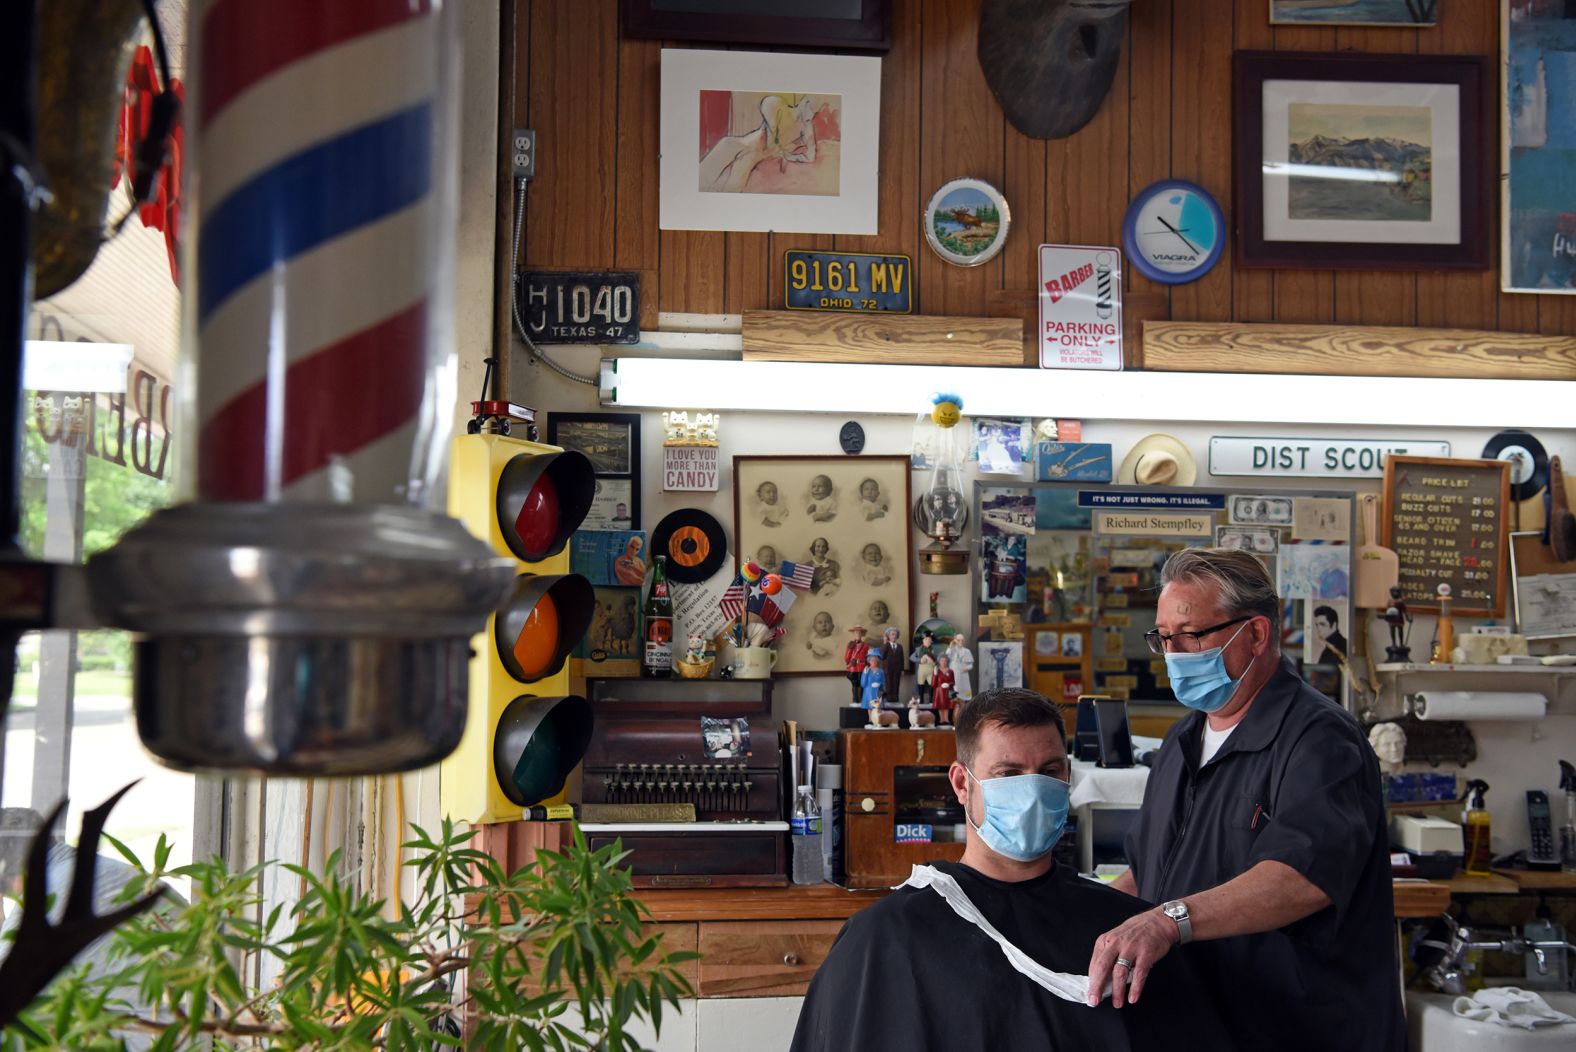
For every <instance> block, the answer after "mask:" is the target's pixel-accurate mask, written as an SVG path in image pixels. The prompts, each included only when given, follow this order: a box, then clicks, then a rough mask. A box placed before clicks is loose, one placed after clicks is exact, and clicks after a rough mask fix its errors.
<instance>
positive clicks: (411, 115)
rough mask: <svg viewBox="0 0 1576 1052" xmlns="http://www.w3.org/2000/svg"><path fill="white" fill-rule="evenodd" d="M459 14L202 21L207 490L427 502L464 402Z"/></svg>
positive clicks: (200, 286) (197, 134)
mask: <svg viewBox="0 0 1576 1052" xmlns="http://www.w3.org/2000/svg"><path fill="white" fill-rule="evenodd" d="M439 6H440V5H438V4H436V3H434V2H433V0H206V2H204V3H202V4H200V5H199V6H198V7H197V9H196V10H195V11H194V13H193V16H192V17H193V23H192V26H193V31H194V34H193V35H194V38H195V42H196V46H197V56H198V57H197V61H196V64H195V65H196V73H197V77H196V83H195V85H194V91H193V96H194V98H193V99H192V101H193V103H194V105H193V106H192V108H191V109H190V110H189V124H190V126H191V131H192V136H191V140H189V141H191V143H192V156H193V159H194V161H195V166H196V170H197V173H198V176H197V181H196V183H195V184H194V186H193V188H192V189H193V191H194V192H193V194H192V195H191V199H194V200H195V202H196V204H197V213H196V223H195V241H196V250H195V253H196V254H195V266H193V267H191V268H190V269H189V270H188V273H189V274H191V275H192V276H193V278H194V287H193V288H190V289H188V290H187V292H188V299H189V300H190V301H191V302H190V304H189V305H188V311H189V314H188V317H189V319H191V322H192V324H189V325H188V332H195V335H196V343H195V350H196V352H197V378H196V381H197V407H198V418H199V419H198V425H199V428H200V430H199V434H198V436H197V438H198V451H197V457H198V477H197V490H198V495H199V497H200V498H201V499H203V500H211V501H276V500H284V501H354V502H359V503H367V502H371V503H377V502H406V501H415V502H421V501H423V500H425V499H426V497H427V495H428V494H427V493H426V492H425V490H426V488H427V484H429V483H430V481H431V480H430V478H429V477H427V473H428V471H429V469H430V467H431V466H432V465H433V464H435V463H436V462H437V456H436V455H435V454H434V453H433V452H432V450H431V449H430V448H418V446H426V447H430V446H431V445H432V443H433V440H434V439H436V438H439V437H446V435H443V436H439V435H437V434H436V433H435V432H436V431H437V430H439V429H441V428H442V427H443V425H444V424H446V422H447V419H448V414H449V412H450V411H451V409H452V404H453V392H452V367H450V368H447V369H445V368H443V367H444V366H446V365H448V359H449V356H450V350H451V348H450V343H451V341H450V338H449V331H450V329H449V325H450V314H449V311H448V309H447V304H448V302H449V287H450V286H451V285H452V281H453V264H452V254H451V245H450V243H451V242H452V239H453V234H454V230H453V225H452V215H451V208H452V205H451V203H450V202H451V200H452V197H453V185H452V176H451V174H450V173H451V172H452V171H453V166H454V163H455V159H454V157H453V155H452V151H450V150H448V149H446V143H445V133H446V132H447V131H448V130H449V129H450V128H451V127H452V124H453V121H452V119H451V118H450V115H449V114H448V113H446V112H445V105H446V102H447V97H446V77H447V75H448V73H449V67H450V65H451V62H452V59H451V56H450V55H449V54H448V53H447V52H446V50H445V49H446V47H447V46H448V44H447V42H446V39H445V34H444V31H443V25H442V22H443V19H442V14H441V11H440V10H439ZM443 381H447V383H448V386H447V389H445V385H444V383H443ZM445 397H446V398H447V401H446V402H444V404H442V405H441V406H440V405H438V404H435V403H437V402H439V401H442V400H443V399H444V398H445Z"/></svg>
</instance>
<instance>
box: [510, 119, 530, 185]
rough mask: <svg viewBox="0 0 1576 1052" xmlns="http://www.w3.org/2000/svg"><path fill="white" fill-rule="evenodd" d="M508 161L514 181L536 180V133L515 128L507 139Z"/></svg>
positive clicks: (527, 129) (528, 129)
mask: <svg viewBox="0 0 1576 1052" xmlns="http://www.w3.org/2000/svg"><path fill="white" fill-rule="evenodd" d="M509 161H510V164H511V165H512V166H513V168H514V177H515V178H516V179H535V178H536V132H534V131H532V130H531V129H530V128H516V129H515V130H514V135H512V136H511V137H510V139H509Z"/></svg>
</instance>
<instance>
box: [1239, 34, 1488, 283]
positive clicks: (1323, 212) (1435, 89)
mask: <svg viewBox="0 0 1576 1052" xmlns="http://www.w3.org/2000/svg"><path fill="white" fill-rule="evenodd" d="M1234 62H1235V67H1236V88H1235V90H1236V99H1235V106H1234V109H1235V118H1236V129H1235V150H1236V186H1235V191H1236V208H1235V212H1236V226H1237V257H1236V262H1237V265H1238V266H1248V267H1253V266H1259V267H1300V268H1314V269H1328V268H1347V269H1363V270H1378V269H1398V270H1432V269H1442V268H1468V269H1470V268H1477V269H1481V268H1485V267H1487V266H1488V265H1489V233H1488V219H1489V214H1488V210H1487V209H1486V208H1485V201H1486V200H1487V186H1488V184H1487V182H1486V179H1487V171H1486V166H1485V164H1484V161H1485V159H1486V158H1487V156H1488V150H1487V148H1486V141H1485V139H1484V124H1485V121H1484V113H1483V92H1482V87H1483V78H1484V77H1485V76H1487V71H1486V69H1485V66H1484V63H1483V61H1482V60H1480V59H1477V58H1472V57H1457V56H1435V55H1359V54H1352V53H1343V54H1307V55H1293V54H1288V53H1286V52H1274V53H1272V52H1262V51H1243V52H1238V53H1237V55H1236V56H1235V59H1234Z"/></svg>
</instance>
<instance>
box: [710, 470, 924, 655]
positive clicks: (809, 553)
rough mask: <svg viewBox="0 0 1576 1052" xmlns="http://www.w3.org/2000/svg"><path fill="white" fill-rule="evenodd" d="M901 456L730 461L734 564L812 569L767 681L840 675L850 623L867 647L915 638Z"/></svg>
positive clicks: (909, 536)
mask: <svg viewBox="0 0 1576 1052" xmlns="http://www.w3.org/2000/svg"><path fill="white" fill-rule="evenodd" d="M912 506H913V501H912V499H911V495H910V493H909V467H908V457H906V456H868V457H867V456H860V457H800V456H759V457H755V456H738V457H734V458H733V523H734V525H733V537H734V554H735V555H736V556H737V557H738V559H739V561H740V562H741V563H742V562H745V561H749V560H753V561H755V562H756V563H758V564H760V565H761V567H763V568H764V569H765V570H766V571H767V572H769V573H775V572H777V571H778V570H779V569H780V568H781V566H782V564H783V563H784V562H792V563H795V564H799V565H808V566H809V567H811V582H810V587H809V589H807V590H806V591H803V592H801V593H800V594H799V596H798V598H797V601H796V602H795V603H794V604H793V608H792V609H790V610H789V611H788V616H787V617H786V618H785V619H784V621H783V624H784V626H785V627H786V628H787V629H788V634H787V635H786V636H784V637H783V639H782V641H781V642H780V643H778V644H777V665H776V669H775V671H774V672H773V675H777V676H781V675H784V674H787V675H793V674H812V673H825V674H836V675H843V673H844V669H843V645H844V644H845V643H847V642H848V640H849V638H850V637H849V635H848V629H849V626H851V625H863V626H864V627H865V628H866V629H867V630H868V631H869V633H870V636H869V638H870V640H871V641H872V642H876V641H879V640H880V638H881V635H882V633H883V632H884V631H885V630H886V629H887V628H889V627H891V628H896V629H898V630H899V632H900V633H901V634H900V636H899V638H900V639H903V640H905V641H907V640H908V638H909V635H910V633H911V632H912V631H913V628H914V626H913V624H912V620H911V619H912V616H913V609H914V608H913V579H912V567H913V564H914V553H913V544H912V534H913V527H912V526H910V524H909V509H910V508H911V507H912Z"/></svg>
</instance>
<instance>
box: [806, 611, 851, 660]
mask: <svg viewBox="0 0 1576 1052" xmlns="http://www.w3.org/2000/svg"><path fill="white" fill-rule="evenodd" d="M842 646H843V642H842V640H841V639H839V638H838V636H837V624H836V623H835V621H834V620H833V618H832V614H831V612H830V611H827V610H817V611H816V612H815V616H813V617H811V618H810V631H809V633H808V634H807V635H806V636H805V637H804V648H805V649H806V650H808V651H809V652H810V656H811V657H813V658H816V659H817V660H825V659H826V658H829V657H831V656H832V652H833V651H837V652H838V653H841V652H842Z"/></svg>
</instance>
